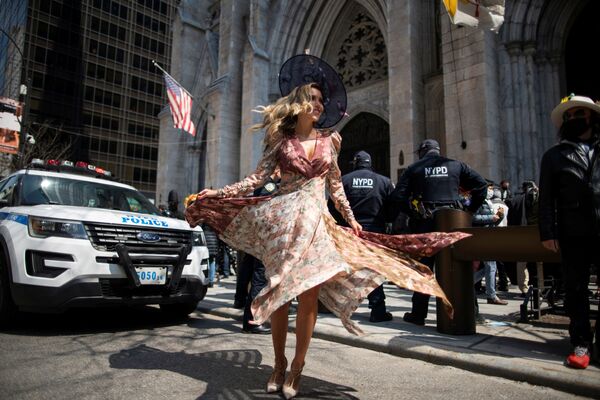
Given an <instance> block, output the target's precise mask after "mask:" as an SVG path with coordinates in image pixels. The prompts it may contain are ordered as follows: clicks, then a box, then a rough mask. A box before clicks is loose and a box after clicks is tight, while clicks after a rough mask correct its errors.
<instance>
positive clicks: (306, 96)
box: [250, 83, 322, 148]
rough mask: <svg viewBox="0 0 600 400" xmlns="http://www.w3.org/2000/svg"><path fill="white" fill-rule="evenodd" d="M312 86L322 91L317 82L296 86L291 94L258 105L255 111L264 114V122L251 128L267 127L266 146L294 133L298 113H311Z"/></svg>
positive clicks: (256, 129) (275, 143)
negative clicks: (266, 103)
mask: <svg viewBox="0 0 600 400" xmlns="http://www.w3.org/2000/svg"><path fill="white" fill-rule="evenodd" d="M312 88H315V89H318V90H319V91H321V92H322V90H321V87H320V86H319V85H318V84H316V83H308V84H306V85H302V86H298V87H296V88H294V89H293V90H292V91H291V92H290V94H288V95H287V96H283V97H281V98H279V99H278V100H277V101H276V102H275V103H273V104H270V105H268V106H258V107H256V108H255V109H254V110H252V111H254V112H257V113H260V114H262V115H263V122H261V123H260V124H256V125H253V126H252V127H251V128H250V129H251V130H252V131H258V130H261V129H263V128H266V132H265V139H264V144H265V148H273V147H275V146H276V145H277V144H278V143H279V142H280V141H281V140H282V139H283V138H284V136H291V135H293V134H294V129H295V128H296V123H297V122H298V114H300V113H303V112H305V113H311V112H312V110H313V107H312V105H311V103H310V100H311V93H310V90H311V89H312Z"/></svg>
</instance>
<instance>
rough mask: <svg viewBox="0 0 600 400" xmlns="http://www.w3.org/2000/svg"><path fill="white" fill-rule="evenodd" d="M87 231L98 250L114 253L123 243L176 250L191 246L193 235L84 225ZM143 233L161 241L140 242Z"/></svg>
mask: <svg viewBox="0 0 600 400" xmlns="http://www.w3.org/2000/svg"><path fill="white" fill-rule="evenodd" d="M84 225H85V230H86V232H87V234H88V237H89V238H90V241H91V242H92V246H94V248H95V249H96V250H101V251H114V250H115V246H116V245H117V244H119V243H122V244H124V245H127V246H135V247H147V248H148V249H152V248H176V247H179V246H181V245H191V243H192V233H191V232H190V231H180V230H175V229H161V230H157V229H152V228H149V229H148V228H139V227H132V226H124V225H112V224H97V223H84ZM142 232H147V233H155V234H157V235H158V236H159V237H160V239H159V240H157V241H153V242H147V241H143V240H140V239H139V238H138V234H139V233H142Z"/></svg>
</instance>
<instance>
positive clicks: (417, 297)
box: [392, 139, 487, 325]
mask: <svg viewBox="0 0 600 400" xmlns="http://www.w3.org/2000/svg"><path fill="white" fill-rule="evenodd" d="M417 154H418V157H419V160H418V161H416V162H414V163H413V164H411V165H410V166H409V167H408V168H407V169H406V171H405V172H404V173H403V174H402V176H401V177H400V179H399V180H398V184H397V185H396V188H395V189H394V192H393V193H392V201H393V204H394V205H395V206H396V207H397V208H398V211H402V212H405V213H407V214H408V215H409V216H410V222H409V224H410V229H411V231H412V232H413V233H427V232H433V231H434V230H435V223H434V218H433V217H434V214H435V212H436V211H437V210H439V209H441V208H454V209H463V208H465V206H463V204H462V203H461V201H460V197H459V188H461V189H463V190H466V191H470V193H471V202H470V204H469V205H468V206H466V210H467V211H470V212H475V211H477V209H478V208H479V206H481V204H482V203H483V201H484V199H485V196H486V193H487V182H486V180H485V179H484V178H483V177H482V176H481V175H479V174H478V173H477V172H476V171H474V170H473V169H471V168H470V167H469V166H468V165H466V164H465V163H463V162H461V161H456V160H452V159H450V158H446V157H443V156H442V155H441V154H440V144H439V143H438V142H437V141H436V140H433V139H426V140H424V141H423V142H421V144H420V145H419V148H418V149H417ZM421 262H422V263H423V264H425V265H426V266H428V267H429V268H431V269H433V262H434V259H433V258H432V257H424V258H422V259H421ZM428 306H429V296H428V295H424V294H421V293H417V292H415V293H413V297H412V311H411V312H409V313H406V314H404V321H406V322H410V323H413V324H416V325H424V324H425V318H426V317H427V309H428Z"/></svg>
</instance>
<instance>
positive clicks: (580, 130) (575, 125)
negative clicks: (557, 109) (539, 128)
mask: <svg viewBox="0 0 600 400" xmlns="http://www.w3.org/2000/svg"><path fill="white" fill-rule="evenodd" d="M589 128H590V125H589V124H588V122H587V120H586V119H585V118H572V119H570V120H568V121H565V122H563V126H562V131H563V138H564V139H567V140H570V141H572V142H579V141H581V139H580V138H579V136H581V135H583V134H584V133H585V132H586V131H587V130H588V129H589Z"/></svg>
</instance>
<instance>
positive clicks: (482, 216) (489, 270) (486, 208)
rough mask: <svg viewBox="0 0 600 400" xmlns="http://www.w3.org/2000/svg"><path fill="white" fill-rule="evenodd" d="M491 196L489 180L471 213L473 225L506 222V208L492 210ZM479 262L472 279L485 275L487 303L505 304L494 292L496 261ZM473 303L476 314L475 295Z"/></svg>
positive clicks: (492, 193) (492, 195)
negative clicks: (480, 198) (477, 204)
mask: <svg viewBox="0 0 600 400" xmlns="http://www.w3.org/2000/svg"><path fill="white" fill-rule="evenodd" d="M493 198H494V183H493V182H490V183H489V184H488V187H487V192H486V197H485V200H484V201H483V203H482V204H481V206H480V207H479V209H478V210H477V212H476V213H475V214H474V215H473V226H485V227H494V226H498V225H500V224H501V223H502V222H503V221H504V222H506V214H507V213H506V210H505V209H504V208H502V207H497V208H496V209H497V211H494V208H495V207H494V204H493V202H492V199H493ZM481 264H483V268H481V269H479V270H478V271H476V272H475V273H474V274H473V281H474V282H479V281H481V280H482V279H483V277H484V276H485V294H486V297H487V302H488V304H498V305H503V306H505V305H507V304H508V301H506V300H502V299H500V298H499V297H498V295H497V294H496V261H490V260H483V261H482V262H481ZM475 305H476V313H477V314H478V311H479V307H478V306H477V297H475Z"/></svg>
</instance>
